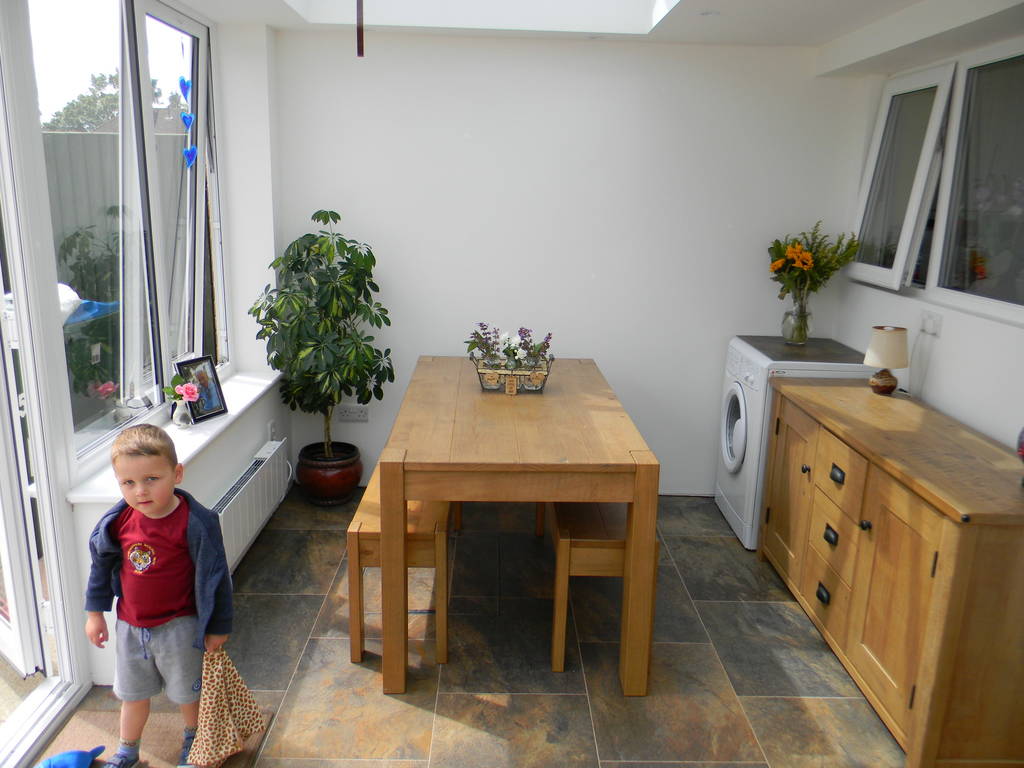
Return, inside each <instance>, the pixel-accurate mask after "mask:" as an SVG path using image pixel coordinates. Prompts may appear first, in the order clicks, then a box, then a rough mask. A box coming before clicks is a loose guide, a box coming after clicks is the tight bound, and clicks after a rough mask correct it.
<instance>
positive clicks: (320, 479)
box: [295, 442, 363, 506]
mask: <svg viewBox="0 0 1024 768" xmlns="http://www.w3.org/2000/svg"><path fill="white" fill-rule="evenodd" d="M331 450H332V451H333V453H334V455H333V456H331V457H327V456H325V455H324V444H323V443H310V444H309V445H307V446H304V447H303V448H302V450H300V451H299V462H298V466H297V467H296V468H295V479H296V480H297V481H298V483H299V487H300V488H301V489H302V495H303V496H305V497H306V501H308V502H309V503H310V504H316V505H318V506H328V505H331V504H341V503H343V502H346V501H348V500H349V498H351V496H352V492H353V491H355V489H356V487H357V486H358V485H359V480H360V478H362V476H363V462H362V460H361V459H360V458H359V449H358V448H356V447H355V446H354V445H352V444H351V443H338V442H332V443H331Z"/></svg>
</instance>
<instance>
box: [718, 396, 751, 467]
mask: <svg viewBox="0 0 1024 768" xmlns="http://www.w3.org/2000/svg"><path fill="white" fill-rule="evenodd" d="M721 443H722V461H724V462H725V468H726V469H728V470H729V472H731V473H733V474H735V473H737V472H739V471H740V467H742V466H743V455H744V454H745V453H746V450H747V403H746V400H745V399H744V397H743V387H741V386H740V383H739V382H738V381H734V382H732V383H731V384H730V385H729V386H728V387H727V388H726V390H725V397H723V398H722V438H721Z"/></svg>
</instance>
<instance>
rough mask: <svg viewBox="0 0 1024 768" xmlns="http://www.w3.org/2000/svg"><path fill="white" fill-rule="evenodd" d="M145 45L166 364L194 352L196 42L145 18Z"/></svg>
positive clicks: (196, 154) (168, 26)
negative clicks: (165, 317) (166, 299)
mask: <svg viewBox="0 0 1024 768" xmlns="http://www.w3.org/2000/svg"><path fill="white" fill-rule="evenodd" d="M145 40H146V57H147V62H148V65H149V76H150V79H151V82H152V86H153V105H152V125H153V135H154V151H155V157H154V158H152V159H151V160H150V162H149V167H150V169H151V172H152V174H153V180H154V181H155V183H154V184H153V185H152V187H151V188H152V189H153V191H154V193H155V197H154V198H153V201H152V202H153V206H154V210H153V215H154V220H155V221H158V222H159V226H158V227H157V232H158V233H159V238H160V240H159V241H157V242H155V243H154V258H155V260H156V261H157V263H158V265H159V269H158V274H160V275H162V276H164V282H165V285H166V287H167V288H168V289H169V296H170V298H169V302H168V311H169V317H168V322H167V343H168V348H169V352H170V357H171V359H176V358H180V357H182V356H188V355H190V354H192V353H193V352H194V349H195V344H194V331H195V328H194V320H195V313H194V312H193V311H192V308H193V306H194V296H195V270H196V262H195V244H196V237H195V232H196V223H197V222H196V218H197V217H196V213H197V199H196V197H197V185H196V170H197V168H198V167H202V163H199V162H198V154H199V151H198V150H197V149H196V143H195V136H196V133H197V132H198V130H199V126H198V125H195V119H196V114H197V110H196V109H195V108H194V107H193V106H192V105H194V104H197V103H199V101H198V100H199V99H200V98H201V97H202V94H201V92H200V90H201V89H200V83H199V77H198V44H197V43H198V41H197V40H196V39H195V38H194V37H193V36H192V35H191V34H189V33H188V32H185V31H183V30H181V29H178V28H177V27H175V26H172V25H171V24H168V23H167V22H165V21H164V20H162V19H159V18H157V17H155V16H152V15H147V16H146V37H145ZM182 79H183V80H184V83H182Z"/></svg>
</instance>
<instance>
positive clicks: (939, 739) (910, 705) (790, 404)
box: [759, 379, 1024, 768]
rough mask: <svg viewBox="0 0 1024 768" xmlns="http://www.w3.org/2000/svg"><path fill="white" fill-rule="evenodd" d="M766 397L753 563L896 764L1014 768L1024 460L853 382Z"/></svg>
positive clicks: (1023, 607)
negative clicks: (871, 713)
mask: <svg viewBox="0 0 1024 768" xmlns="http://www.w3.org/2000/svg"><path fill="white" fill-rule="evenodd" d="M773 387H774V389H775V392H774V396H773V406H772V407H773V411H772V422H771V424H772V433H771V436H770V445H769V452H768V466H767V469H766V482H767V487H766V491H765V497H764V498H765V501H764V506H763V509H762V510H761V512H762V517H761V521H762V523H761V526H762V527H761V547H760V550H759V552H760V553H761V555H762V556H764V557H766V558H767V559H768V560H769V561H770V562H771V563H772V565H773V566H774V567H775V568H776V570H777V571H778V572H779V574H780V575H781V576H782V578H783V580H784V581H785V582H786V584H787V586H788V587H789V589H790V590H791V591H792V592H793V594H794V596H795V597H796V599H797V601H798V602H799V603H800V605H801V607H802V608H803V609H804V611H805V612H806V613H807V615H808V616H809V617H810V619H811V620H812V621H813V622H814V624H815V625H816V626H817V627H818V629H819V630H820V631H821V633H822V635H823V636H824V638H825V640H826V641H827V642H828V644H829V646H831V648H832V649H833V650H834V651H835V653H836V655H837V656H838V657H839V659H840V661H841V662H842V663H843V665H844V666H845V667H846V669H847V671H849V673H850V675H851V676H852V677H853V679H854V680H855V681H856V682H857V685H858V686H859V687H860V689H861V690H862V691H863V692H864V695H865V697H866V698H867V700H868V701H869V702H870V703H871V705H872V706H873V707H874V708H875V710H876V711H877V712H878V714H879V716H880V717H881V718H882V720H883V721H884V722H885V724H886V725H887V726H888V727H889V730H890V731H891V732H892V734H893V735H894V736H895V737H896V740H897V741H898V742H899V743H900V746H902V747H903V749H904V750H905V751H906V753H907V762H906V765H907V768H930V767H931V766H947V767H948V768H952V767H953V766H960V767H961V768H966V766H972V767H973V768H996V766H1003V767H1004V768H1005V767H1006V766H1014V765H1016V766H1024V487H1022V486H1021V477H1022V474H1024V464H1021V462H1020V459H1019V458H1018V457H1017V456H1016V455H1015V454H1014V453H1013V452H1012V451H1011V450H1010V449H1009V448H1006V447H1004V446H1001V445H998V444H997V443H995V442H993V441H992V440H990V439H988V438H986V437H985V436H983V435H981V434H979V433H978V432H975V431H974V430H972V429H970V428H968V427H966V426H964V425H963V424H961V423H959V422H957V421H956V420H954V419H952V418H950V417H948V416H944V415H943V414H941V413H939V412H937V411H935V410H934V409H931V408H929V407H928V406H926V405H923V404H922V403H920V402H918V401H915V400H912V399H911V398H908V397H906V396H900V395H897V396H894V397H886V396H881V395H876V394H874V393H873V392H872V391H871V390H870V388H868V386H867V384H866V383H865V382H864V381H845V380H828V379H775V380H774V381H773Z"/></svg>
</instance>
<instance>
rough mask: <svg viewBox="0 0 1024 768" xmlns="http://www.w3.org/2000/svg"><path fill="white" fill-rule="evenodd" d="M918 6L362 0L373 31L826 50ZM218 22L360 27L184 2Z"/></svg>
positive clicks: (233, 2)
mask: <svg viewBox="0 0 1024 768" xmlns="http://www.w3.org/2000/svg"><path fill="white" fill-rule="evenodd" d="M918 1H919V0H557V1H554V0H514V1H513V0H434V1H433V2H428V0H364V21H365V24H366V27H367V28H368V29H384V28H397V29H433V30H447V31H467V32H469V31H476V32H479V31H489V32H513V33H518V34H563V35H573V36H575V35H582V36H588V37H606V36H607V37H618V36H630V37H642V38H644V39H648V40H650V41H652V42H672V43H676V42H678V43H706V44H717V45H800V46H820V45H823V44H825V43H827V42H829V41H831V40H834V39H836V38H838V37H841V36H843V35H846V34H848V33H850V32H853V31H855V30H857V29H860V28H861V27H864V26H866V25H868V24H871V23H872V22H875V21H877V20H878V19H880V18H883V17H885V16H888V15H890V14H893V13H896V12H897V11H900V10H902V9H903V8H906V7H908V6H911V5H914V4H915V3H916V2H918ZM184 2H186V3H189V4H192V5H193V6H194V7H195V8H196V9H197V10H199V11H201V12H202V13H203V14H204V15H205V16H206V17H207V18H209V19H210V20H211V21H215V22H222V23H249V24H252V23H262V24H267V25H269V26H272V27H281V28H309V27H321V26H334V25H345V24H347V25H351V24H354V23H355V0H184Z"/></svg>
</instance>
